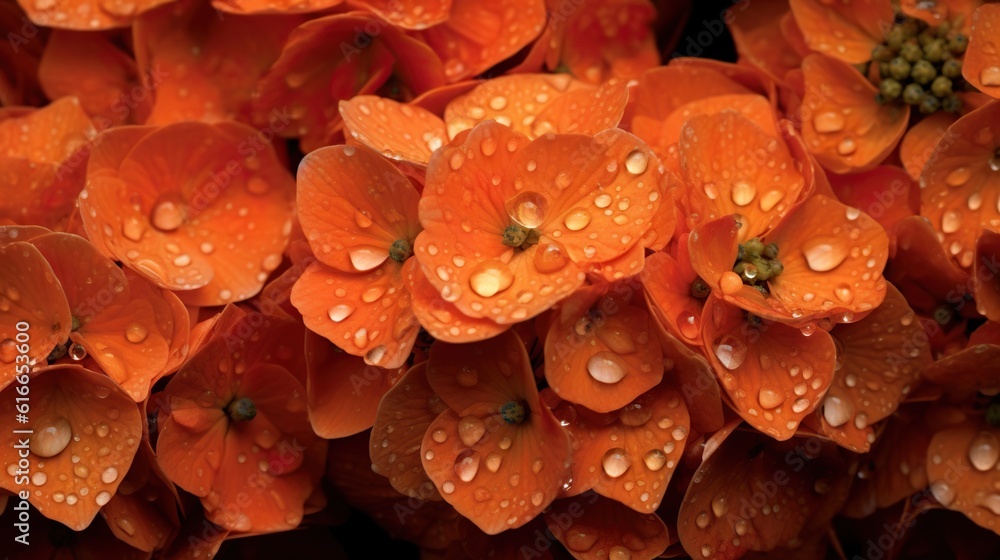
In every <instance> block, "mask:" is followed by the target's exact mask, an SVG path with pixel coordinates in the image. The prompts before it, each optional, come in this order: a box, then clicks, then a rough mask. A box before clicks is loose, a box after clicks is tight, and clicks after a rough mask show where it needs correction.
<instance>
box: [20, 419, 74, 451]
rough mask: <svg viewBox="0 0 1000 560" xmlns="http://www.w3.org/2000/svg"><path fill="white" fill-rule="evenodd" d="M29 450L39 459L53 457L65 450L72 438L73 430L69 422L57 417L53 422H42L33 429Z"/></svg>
mask: <svg viewBox="0 0 1000 560" xmlns="http://www.w3.org/2000/svg"><path fill="white" fill-rule="evenodd" d="M33 429H34V433H33V434H31V441H30V443H29V446H28V447H29V449H30V450H31V452H32V453H34V454H35V455H38V456H39V457H55V456H56V455H58V454H59V453H61V452H62V450H63V449H66V446H67V445H69V442H70V440H71V439H72V438H73V428H72V426H70V423H69V420H67V419H65V418H63V417H62V416H59V417H57V418H55V419H54V420H50V421H42V422H39V424H38V425H37V426H36V427H34V428H33Z"/></svg>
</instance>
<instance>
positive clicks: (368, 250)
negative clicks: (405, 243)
mask: <svg viewBox="0 0 1000 560" xmlns="http://www.w3.org/2000/svg"><path fill="white" fill-rule="evenodd" d="M347 254H348V256H349V257H350V258H351V264H352V265H354V268H356V269H357V270H360V271H362V272H364V271H366V270H371V269H373V268H375V267H377V266H379V265H380V264H382V263H384V262H385V260H386V259H387V258H389V250H388V249H383V248H381V247H371V246H362V247H354V248H352V249H351V250H350V251H348V253H347Z"/></svg>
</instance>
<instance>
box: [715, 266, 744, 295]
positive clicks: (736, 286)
mask: <svg viewBox="0 0 1000 560" xmlns="http://www.w3.org/2000/svg"><path fill="white" fill-rule="evenodd" d="M719 288H720V289H721V290H722V293H724V294H726V295H733V294H735V293H737V292H739V291H740V290H742V289H743V280H742V279H741V278H740V275H739V274H736V273H735V272H733V271H732V270H727V271H725V272H723V273H722V276H721V277H720V278H719Z"/></svg>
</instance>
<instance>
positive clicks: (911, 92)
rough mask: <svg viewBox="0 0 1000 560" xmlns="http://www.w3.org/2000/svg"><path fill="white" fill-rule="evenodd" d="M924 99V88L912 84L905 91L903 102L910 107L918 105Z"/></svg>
mask: <svg viewBox="0 0 1000 560" xmlns="http://www.w3.org/2000/svg"><path fill="white" fill-rule="evenodd" d="M923 97H924V88H922V87H920V84H910V85H908V86H906V87H905V88H904V89H903V102H904V103H906V104H908V105H916V104H917V103H920V100H921V99H923Z"/></svg>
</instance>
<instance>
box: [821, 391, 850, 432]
mask: <svg viewBox="0 0 1000 560" xmlns="http://www.w3.org/2000/svg"><path fill="white" fill-rule="evenodd" d="M853 415H854V406H853V405H852V404H851V403H850V401H847V400H844V399H842V398H841V397H838V396H836V395H827V397H826V400H824V401H823V418H824V419H825V420H826V423H827V424H829V425H830V426H833V427H834V428H836V427H839V426H843V425H844V424H846V423H847V421H848V420H850V419H851V416H853Z"/></svg>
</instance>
